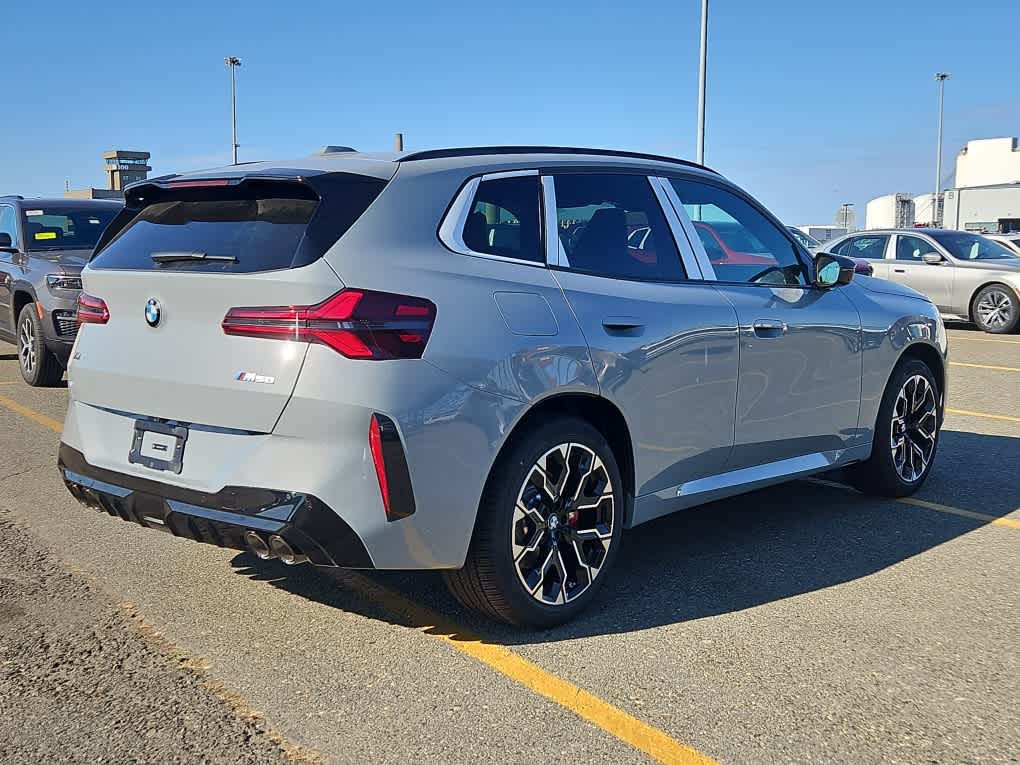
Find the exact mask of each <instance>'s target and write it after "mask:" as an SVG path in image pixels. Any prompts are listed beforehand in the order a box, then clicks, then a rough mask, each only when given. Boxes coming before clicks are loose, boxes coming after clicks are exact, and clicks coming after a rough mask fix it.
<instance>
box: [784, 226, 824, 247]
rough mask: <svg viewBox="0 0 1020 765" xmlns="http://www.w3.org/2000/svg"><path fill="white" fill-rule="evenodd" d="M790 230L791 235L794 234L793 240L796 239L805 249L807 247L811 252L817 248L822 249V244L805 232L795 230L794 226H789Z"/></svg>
mask: <svg viewBox="0 0 1020 765" xmlns="http://www.w3.org/2000/svg"><path fill="white" fill-rule="evenodd" d="M788 228H789V231H790V233H791V234H793V238H794V239H796V240H797V241H798V242H800V243H801V244H802V245H804V246H805V247H807V248H808V249H809V250H813V249H815V248H816V247H821V246H822V243H821V242H819V241H818V240H817V239H815V238H814V237H813V236H808V235H807V234H805V233H804V232H803V231H801V230H800V229H799V228H794V227H793V226H789V227H788Z"/></svg>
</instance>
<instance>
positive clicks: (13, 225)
mask: <svg viewBox="0 0 1020 765" xmlns="http://www.w3.org/2000/svg"><path fill="white" fill-rule="evenodd" d="M17 221H18V219H17V217H16V216H15V214H14V208H13V207H11V206H10V205H0V234H7V236H9V237H10V238H11V241H10V244H9V246H10V247H17V246H18V222H17Z"/></svg>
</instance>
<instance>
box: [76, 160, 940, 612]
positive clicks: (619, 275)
mask: <svg viewBox="0 0 1020 765" xmlns="http://www.w3.org/2000/svg"><path fill="white" fill-rule="evenodd" d="M127 205H128V210H129V212H128V213H126V214H125V215H124V216H123V218H120V219H118V221H117V222H116V223H114V224H113V225H112V226H111V227H110V229H108V230H107V232H106V234H105V235H104V236H103V238H102V240H101V241H100V242H99V245H98V247H97V250H96V254H95V255H94V257H93V259H92V261H91V262H90V263H89V265H88V266H87V267H86V268H85V270H84V271H83V274H82V276H83V279H84V283H85V291H84V292H83V294H82V295H81V298H80V301H79V312H78V317H79V321H80V322H81V323H82V327H81V331H80V333H79V335H78V339H77V343H76V346H75V350H74V353H73V357H72V360H71V365H70V380H71V383H72V386H71V396H70V406H69V410H68V413H67V419H66V422H65V426H64V433H63V439H62V444H61V446H60V452H59V469H60V471H61V473H62V476H63V479H64V481H65V483H66V485H67V487H68V488H69V490H70V491H71V493H72V494H73V495H74V496H75V497H77V498H78V499H79V500H81V501H82V502H83V503H85V504H86V505H88V506H91V507H94V508H96V509H100V510H103V511H105V512H107V513H109V514H110V515H113V516H116V517H119V518H122V519H124V520H129V521H133V522H135V523H138V524H141V525H143V526H147V527H150V528H154V529H161V530H165V531H170V532H172V533H173V534H174V535H177V536H181V537H188V538H191V539H196V540H199V541H203V542H209V543H213V544H217V545H223V546H228V547H235V548H247V549H249V550H250V551H252V552H253V553H255V554H256V555H259V556H260V557H263V558H273V557H275V558H279V559H281V560H282V561H283V562H285V563H298V562H304V561H309V562H311V563H313V564H315V565H319V566H342V567H353V568H380V569H445V570H446V571H447V578H448V581H449V584H450V587H451V589H452V591H453V593H454V594H455V595H456V596H457V597H458V598H459V599H460V600H461V601H462V602H463V603H465V604H467V605H468V606H471V607H473V608H476V609H478V610H480V611H482V612H484V613H486V614H489V615H491V616H493V617H495V618H499V619H503V620H506V621H508V622H511V623H514V624H519V625H530V626H536V625H537V626H548V625H552V624H556V623H559V622H562V621H565V620H567V619H569V618H571V617H573V616H574V615H576V614H577V613H578V612H579V611H580V610H581V609H583V608H584V607H585V606H587V605H588V604H589V603H590V602H591V600H592V599H593V598H594V597H595V596H596V593H597V591H598V589H599V588H600V586H601V585H602V584H603V583H604V582H605V580H606V578H607V577H608V576H609V575H610V570H611V567H612V564H613V561H614V558H615V557H616V555H617V552H618V550H619V548H620V543H621V539H622V536H623V533H624V530H625V529H627V528H630V527H633V526H636V525H637V524H640V523H645V522H646V521H650V520H652V519H654V518H658V517H659V516H662V515H664V514H666V513H671V512H674V511H677V510H683V509H685V508H690V507H692V506H695V505H700V504H703V503H705V502H709V501H711V500H715V499H719V498H721V497H726V496H730V495H733V494H738V493H741V492H746V491H749V490H752V489H756V488H759V487H762V486H767V485H769V484H774V483H778V482H782V481H786V480H790V479H792V478H797V477H800V476H806V475H811V474H814V473H819V472H822V471H827V470H831V469H833V468H837V467H843V466H845V467H847V468H848V471H849V475H850V477H851V479H852V480H853V481H854V482H855V483H856V485H857V486H859V487H860V488H861V489H862V490H864V491H870V492H874V493H878V494H885V495H905V494H909V493H911V492H913V491H915V490H916V489H917V488H918V487H919V486H920V485H921V483H922V482H924V480H925V478H926V477H927V475H928V473H929V471H930V470H931V466H932V462H933V460H934V458H935V453H936V448H937V443H938V433H939V426H940V423H941V420H942V412H943V406H944V402H945V391H946V364H945V355H946V335H945V330H944V327H943V325H942V322H941V320H940V319H939V315H938V312H937V311H936V309H935V307H934V306H933V305H932V304H931V302H930V301H928V300H927V299H926V298H924V297H922V296H921V295H919V294H918V293H916V292H914V291H913V290H911V289H909V288H905V287H902V286H900V285H897V284H893V283H890V282H887V281H882V280H878V279H869V278H867V277H861V278H858V279H854V274H853V263H852V262H851V261H849V260H846V259H843V258H840V257H838V256H835V255H829V254H820V255H817V256H814V257H812V256H811V255H810V254H809V253H808V252H807V251H806V250H805V249H804V248H803V247H802V246H801V245H799V244H798V243H797V242H796V241H795V240H794V239H793V238H792V237H791V235H790V233H789V232H788V231H787V230H786V229H785V228H784V227H783V226H782V225H781V224H780V223H779V222H778V221H777V220H776V219H775V218H774V217H773V216H772V215H770V214H769V213H768V212H767V211H766V210H765V209H763V208H762V207H761V206H760V205H759V204H758V203H757V202H755V201H754V200H753V199H752V198H751V197H749V196H748V195H747V194H745V193H744V192H743V191H741V190H740V189H739V188H738V187H737V186H735V185H734V184H732V183H730V182H729V181H727V180H726V179H724V178H723V177H721V176H720V175H719V174H717V173H715V172H713V171H711V170H708V169H706V168H704V167H701V166H698V165H694V164H692V163H689V162H684V161H680V160H676V159H670V158H666V157H657V156H650V155H643V154H634V153H627V152H613V151H605V150H595V149H564V148H548V147H537V148H536V147H497V148H468V149H449V150H437V151H425V152H418V153H408V154H363V153H357V152H353V151H327V152H324V153H322V154H319V155H316V156H312V157H306V158H303V159H299V160H293V161H289V162H279V163H262V164H251V165H244V166H234V167H228V168H223V169H219V170H210V171H204V172H201V173H191V174H188V175H181V176H170V177H166V178H163V179H156V180H153V181H148V182H144V183H142V184H140V185H136V186H133V187H131V188H130V189H129V191H128V194H127ZM715 224H717V225H719V226H721V227H724V228H727V229H733V228H734V227H738V228H740V229H741V232H742V234H743V236H744V237H745V238H746V240H747V241H748V242H750V243H751V244H753V251H754V257H739V256H733V254H732V253H726V252H724V251H722V250H720V251H719V252H715V253H712V254H710V253H709V252H707V251H706V249H705V247H704V245H703V242H702V239H701V238H700V236H699V234H698V229H697V228H696V226H713V225H715ZM638 230H641V232H640V236H631V234H634V233H635V232H636V231H638ZM749 246H750V245H749Z"/></svg>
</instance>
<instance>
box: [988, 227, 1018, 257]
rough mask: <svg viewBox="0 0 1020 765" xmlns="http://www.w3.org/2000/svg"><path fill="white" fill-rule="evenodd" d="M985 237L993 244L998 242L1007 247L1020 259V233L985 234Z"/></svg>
mask: <svg viewBox="0 0 1020 765" xmlns="http://www.w3.org/2000/svg"><path fill="white" fill-rule="evenodd" d="M985 236H986V237H988V238H989V239H991V240H992V241H993V242H998V243H999V244H1001V245H1003V246H1005V247H1006V249H1008V250H1009V251H1010V252H1012V253H1013V254H1014V255H1016V256H1017V257H1020V232H1013V233H1012V234H985Z"/></svg>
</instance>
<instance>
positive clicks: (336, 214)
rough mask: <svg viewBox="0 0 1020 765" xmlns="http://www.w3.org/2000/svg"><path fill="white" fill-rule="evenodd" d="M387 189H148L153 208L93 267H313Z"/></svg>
mask: <svg viewBox="0 0 1020 765" xmlns="http://www.w3.org/2000/svg"><path fill="white" fill-rule="evenodd" d="M385 185H386V182H385V181H382V180H379V179H378V178H369V177H366V176H361V175H356V174H352V173H324V174H322V175H318V176H311V177H309V178H308V179H307V181H306V182H304V183H295V182H292V181H277V180H269V179H261V178H254V179H250V180H247V181H245V182H243V183H240V184H238V185H236V186H233V185H231V186H225V187H215V188H207V187H202V188H181V189H174V188H170V189H159V188H157V187H151V188H150V187H148V186H143V187H142V190H143V191H144V196H145V198H146V201H147V202H148V204H147V205H146V206H145V207H142V208H141V210H140V211H139V212H138V213H137V215H135V217H134V218H132V219H131V220H130V222H128V223H127V224H126V225H125V226H124V228H123V229H121V230H120V231H119V232H118V233H117V234H116V236H114V237H113V239H112V240H111V241H110V242H109V243H108V244H105V245H104V246H103V248H102V249H101V250H99V252H98V253H97V254H96V255H95V256H94V257H93V259H92V263H91V265H92V267H93V268H112V269H131V270H154V269H155V270H178V271H179V270H188V271H215V272H232V273H250V272H255V271H271V270H279V269H284V268H296V267H298V266H304V265H308V264H309V263H312V262H314V261H315V260H318V259H319V258H321V257H322V255H323V254H324V253H325V252H326V251H327V250H328V249H329V248H330V247H331V246H332V245H333V244H335V243H336V241H337V240H338V239H339V238H340V237H341V236H343V234H344V233H346V231H347V230H348V229H349V228H350V227H351V226H352V225H353V224H354V223H355V221H357V219H358V218H359V217H360V216H361V215H362V213H364V212H365V210H366V209H367V208H368V206H369V205H370V204H371V203H372V201H373V200H375V198H376V197H377V196H378V195H379V193H380V192H381V191H382V189H383V187H384V186H385ZM136 189H137V187H136ZM320 197H321V199H320ZM129 201H130V200H129ZM115 225H116V224H115ZM203 255H204V256H205V257H206V259H205V260H203V259H201V256H203ZM360 255H362V256H369V255H370V253H360Z"/></svg>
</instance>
